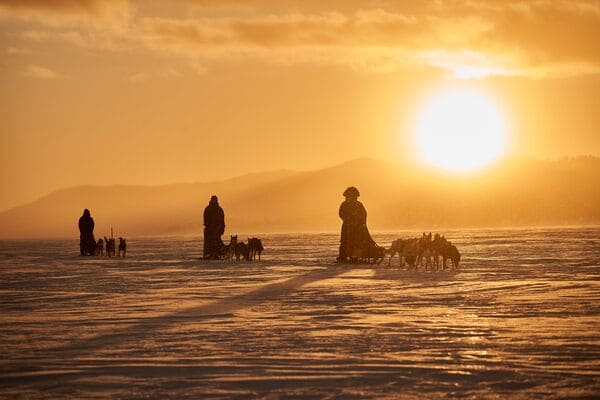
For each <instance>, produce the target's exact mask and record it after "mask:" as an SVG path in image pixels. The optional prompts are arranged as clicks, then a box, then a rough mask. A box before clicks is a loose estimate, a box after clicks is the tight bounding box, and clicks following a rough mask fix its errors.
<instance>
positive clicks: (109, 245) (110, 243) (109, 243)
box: [104, 236, 115, 257]
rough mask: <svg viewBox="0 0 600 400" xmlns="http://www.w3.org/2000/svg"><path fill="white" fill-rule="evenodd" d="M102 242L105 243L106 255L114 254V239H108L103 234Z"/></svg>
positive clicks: (111, 255)
mask: <svg viewBox="0 0 600 400" xmlns="http://www.w3.org/2000/svg"><path fill="white" fill-rule="evenodd" d="M104 243H105V244H106V255H107V256H109V257H113V256H114V255H115V239H112V238H111V239H108V238H107V237H106V236H104Z"/></svg>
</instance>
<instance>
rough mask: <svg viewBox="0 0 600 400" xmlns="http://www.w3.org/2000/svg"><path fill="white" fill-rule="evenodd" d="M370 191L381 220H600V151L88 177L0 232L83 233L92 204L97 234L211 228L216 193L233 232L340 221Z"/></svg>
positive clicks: (373, 215)
mask: <svg viewBox="0 0 600 400" xmlns="http://www.w3.org/2000/svg"><path fill="white" fill-rule="evenodd" d="M350 185H354V186H357V187H358V188H359V189H360V191H361V197H360V200H361V201H362V202H363V203H364V204H365V206H366V207H367V211H368V213H369V217H368V223H369V227H370V228H371V229H372V230H376V229H385V230H393V229H403V228H420V227H423V228H435V227H439V228H450V227H477V226H527V225H565V224H571V225H586V224H599V223H600V159H599V158H596V157H576V158H569V159H561V160H557V161H539V160H525V159H512V160H506V161H505V162H504V163H503V165H502V166H498V167H494V168H489V169H487V170H485V171H481V172H479V173H477V174H474V175H469V176H462V177H461V176H453V175H448V174H443V173H439V172H435V171H433V170H428V169H424V168H420V167H416V166H414V165H396V164H390V163H385V162H380V161H376V160H371V159H357V160H353V161H349V162H346V163H343V164H340V165H336V166H333V167H330V168H325V169H321V170H314V171H304V172H291V171H276V172H266V173H258V174H250V175H245V176H241V177H237V178H233V179H229V180H226V181H221V182H213V183H197V184H173V185H164V186H124V185H119V186H109V187H98V186H82V187H75V188H70V189H64V190H60V191H57V192H54V193H52V194H50V195H48V196H46V197H43V198H41V199H40V200H38V201H36V202H33V203H31V204H28V205H25V206H20V207H17V208H14V209H12V210H9V211H6V212H4V213H1V214H0V237H2V238H17V237H77V235H78V233H77V228H76V221H77V218H78V217H79V215H80V214H81V211H82V210H83V209H84V208H89V209H90V210H91V211H92V215H93V217H94V219H95V221H96V231H97V232H98V234H100V233H102V234H104V233H107V232H108V229H109V227H110V226H111V225H112V226H114V227H115V228H116V229H117V232H119V234H121V233H122V234H125V235H128V236H135V235H144V234H146V235H150V234H179V233H196V234H198V235H201V232H202V210H203V209H204V207H205V206H206V204H207V203H208V200H209V198H210V195H211V194H217V195H218V196H219V200H220V203H221V205H222V206H223V208H224V209H225V213H226V217H225V218H226V225H227V228H226V233H225V234H226V235H227V234H229V233H230V232H233V233H244V232H267V231H271V232H272V231H281V232H286V231H287V232H291V231H296V232H298V231H327V230H338V229H339V226H340V220H339V218H338V216H337V210H338V207H339V204H340V203H341V201H342V200H343V198H342V192H343V190H344V189H345V188H346V187H347V186H350Z"/></svg>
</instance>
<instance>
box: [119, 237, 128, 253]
mask: <svg viewBox="0 0 600 400" xmlns="http://www.w3.org/2000/svg"><path fill="white" fill-rule="evenodd" d="M121 252H123V257H125V254H127V242H126V241H125V239H124V238H122V237H119V257H121Z"/></svg>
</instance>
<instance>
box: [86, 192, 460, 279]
mask: <svg viewBox="0 0 600 400" xmlns="http://www.w3.org/2000/svg"><path fill="white" fill-rule="evenodd" d="M343 195H344V197H345V201H344V202H342V204H341V205H340V209H339V216H340V218H341V219H342V232H341V238H340V248H339V255H338V258H337V261H338V262H340V263H347V262H350V263H377V264H379V263H381V261H383V259H384V258H385V257H386V255H388V254H389V260H388V267H389V266H391V262H392V259H393V258H394V256H395V255H396V254H398V258H399V259H400V267H402V266H404V264H406V265H408V268H409V269H417V268H418V267H420V266H423V265H424V267H425V269H426V270H427V269H429V270H436V269H438V268H440V267H441V268H443V269H446V268H447V267H448V265H447V261H448V260H450V262H451V267H452V268H458V264H459V262H460V253H459V251H458V249H457V248H456V246H455V245H453V244H452V243H451V242H449V241H448V240H446V238H445V237H444V236H440V235H439V234H438V233H436V234H435V235H434V236H433V237H432V234H431V232H430V233H429V234H425V233H423V236H421V237H419V238H410V239H397V240H394V241H393V242H392V245H391V247H390V248H389V249H386V248H385V247H382V246H379V245H378V244H377V243H375V241H374V240H373V238H372V237H371V234H370V233H369V230H368V228H367V211H366V209H365V207H364V206H363V205H362V203H361V202H360V201H358V197H359V196H360V193H359V192H358V189H357V188H355V187H353V186H351V187H349V188H347V189H346V190H345V191H344V193H343ZM93 231H94V220H93V219H92V217H91V216H90V211H89V210H88V209H85V210H84V211H83V215H82V216H81V218H80V219H79V232H80V249H81V255H82V256H85V255H90V256H91V255H100V256H102V255H104V249H105V247H106V255H107V256H108V257H114V256H115V239H113V238H112V233H111V238H110V239H109V238H107V237H106V236H105V237H104V240H102V239H99V240H98V242H96V240H95V239H94V233H93ZM111 232H112V230H111ZM224 232H225V213H224V212H223V209H222V208H221V206H220V205H219V201H218V199H217V196H212V197H211V198H210V202H209V204H208V206H207V207H206V208H205V209H204V249H203V257H202V258H203V259H207V260H230V261H231V260H233V259H235V260H236V261H240V260H241V259H243V260H245V261H252V260H255V259H256V257H257V256H258V259H259V260H260V257H261V254H262V252H263V250H264V247H263V244H262V241H261V240H260V239H259V238H255V237H253V238H248V241H247V243H244V242H238V237H237V235H234V236H231V237H230V241H229V244H225V243H223V240H222V239H221V236H222V235H223V233H224ZM126 253H127V242H126V240H125V239H124V238H122V237H119V248H118V256H121V254H122V256H123V257H125V255H126ZM440 259H441V265H440Z"/></svg>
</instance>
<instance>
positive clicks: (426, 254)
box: [417, 232, 432, 270]
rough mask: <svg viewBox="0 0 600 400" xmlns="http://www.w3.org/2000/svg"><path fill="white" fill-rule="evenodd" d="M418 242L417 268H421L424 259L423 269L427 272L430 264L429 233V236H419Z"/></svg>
mask: <svg viewBox="0 0 600 400" xmlns="http://www.w3.org/2000/svg"><path fill="white" fill-rule="evenodd" d="M418 240H419V242H418V251H417V267H419V266H423V259H425V269H426V270H427V269H428V268H429V267H431V264H432V263H431V257H432V251H431V232H429V234H425V232H423V236H421V237H420V238H419V239H418Z"/></svg>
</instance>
